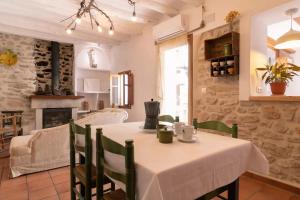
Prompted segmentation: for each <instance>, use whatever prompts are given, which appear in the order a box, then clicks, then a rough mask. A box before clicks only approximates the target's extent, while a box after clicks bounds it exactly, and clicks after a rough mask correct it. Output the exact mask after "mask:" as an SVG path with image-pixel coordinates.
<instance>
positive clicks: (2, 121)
mask: <svg viewBox="0 0 300 200" xmlns="http://www.w3.org/2000/svg"><path fill="white" fill-rule="evenodd" d="M8 122H9V123H8ZM9 132H11V133H13V134H14V136H17V135H18V134H17V116H5V115H2V114H0V134H1V133H9Z"/></svg>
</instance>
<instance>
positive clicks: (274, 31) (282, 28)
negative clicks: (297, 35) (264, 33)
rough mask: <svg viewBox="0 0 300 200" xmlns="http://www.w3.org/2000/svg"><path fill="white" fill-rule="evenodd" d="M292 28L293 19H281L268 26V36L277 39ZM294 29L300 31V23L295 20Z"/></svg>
mask: <svg viewBox="0 0 300 200" xmlns="http://www.w3.org/2000/svg"><path fill="white" fill-rule="evenodd" d="M290 29H291V20H285V21H281V22H278V23H275V24H271V25H269V26H268V36H269V37H271V38H272V39H274V40H277V39H278V38H280V37H281V36H282V35H284V34H285V33H286V32H288V31H289V30H290ZM293 29H294V30H297V31H300V25H299V24H298V23H297V22H295V21H293Z"/></svg>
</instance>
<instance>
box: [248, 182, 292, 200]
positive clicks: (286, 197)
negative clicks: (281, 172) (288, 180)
mask: <svg viewBox="0 0 300 200" xmlns="http://www.w3.org/2000/svg"><path fill="white" fill-rule="evenodd" d="M292 196H293V193H291V192H288V191H285V190H281V189H277V188H275V187H272V186H269V185H265V186H264V187H263V188H262V189H261V190H260V191H259V192H257V193H255V194H254V195H253V196H252V197H251V198H250V199H249V200H290V198H291V197H292Z"/></svg>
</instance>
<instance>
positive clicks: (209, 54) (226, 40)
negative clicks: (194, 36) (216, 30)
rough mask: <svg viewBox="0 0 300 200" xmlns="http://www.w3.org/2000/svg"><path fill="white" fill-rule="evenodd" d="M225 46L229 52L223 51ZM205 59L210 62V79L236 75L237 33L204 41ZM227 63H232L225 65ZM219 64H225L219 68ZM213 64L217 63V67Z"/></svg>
mask: <svg viewBox="0 0 300 200" xmlns="http://www.w3.org/2000/svg"><path fill="white" fill-rule="evenodd" d="M226 45H229V46H230V47H229V50H228V49H227V51H225V46H226ZM226 54H229V55H226ZM205 59H206V60H209V61H211V76H212V77H226V76H235V75H238V74H239V33H237V32H230V33H227V34H225V35H222V36H220V37H218V38H214V39H210V40H205ZM227 61H233V64H231V65H227ZM221 62H225V64H224V65H223V66H221V64H220V63H221ZM215 63H217V66H215V65H213V64H215ZM231 69H232V72H231V73H229V70H231ZM216 73H217V74H216Z"/></svg>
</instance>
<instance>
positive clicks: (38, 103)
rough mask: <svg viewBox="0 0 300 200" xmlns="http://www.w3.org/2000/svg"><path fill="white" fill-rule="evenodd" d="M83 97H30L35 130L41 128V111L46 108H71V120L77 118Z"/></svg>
mask: <svg viewBox="0 0 300 200" xmlns="http://www.w3.org/2000/svg"><path fill="white" fill-rule="evenodd" d="M82 98H84V97H83V96H44V95H33V96H30V100H31V108H32V109H35V116H36V117H35V120H36V123H35V126H36V129H42V128H43V126H42V125H43V109H48V108H71V109H72V118H73V119H76V118H77V111H78V108H80V107H81V99H82Z"/></svg>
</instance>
